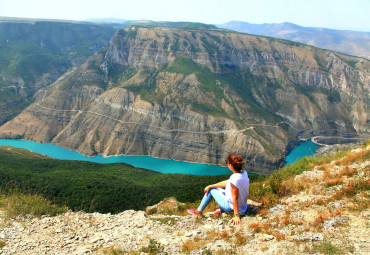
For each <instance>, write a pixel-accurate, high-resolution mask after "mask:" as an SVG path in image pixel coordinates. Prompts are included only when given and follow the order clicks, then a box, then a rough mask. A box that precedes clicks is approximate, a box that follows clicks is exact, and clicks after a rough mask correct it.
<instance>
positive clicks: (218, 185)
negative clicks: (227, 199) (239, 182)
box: [204, 180, 229, 195]
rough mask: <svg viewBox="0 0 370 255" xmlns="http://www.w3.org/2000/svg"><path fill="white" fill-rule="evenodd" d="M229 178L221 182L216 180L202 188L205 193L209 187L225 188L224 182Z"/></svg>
mask: <svg viewBox="0 0 370 255" xmlns="http://www.w3.org/2000/svg"><path fill="white" fill-rule="evenodd" d="M228 181H229V180H225V181H222V182H218V183H215V184H212V185H209V186H207V187H206V188H205V189H204V193H206V194H207V195H208V192H209V190H210V189H215V188H225V187H226V184H227V182H228Z"/></svg>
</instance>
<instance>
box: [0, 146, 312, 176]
mask: <svg viewBox="0 0 370 255" xmlns="http://www.w3.org/2000/svg"><path fill="white" fill-rule="evenodd" d="M0 145H3V146H12V147H17V148H23V149H27V150H30V151H33V152H36V153H40V154H43V155H46V156H48V157H51V158H56V159H63V160H83V161H91V162H95V163H101V164H107V163H127V164H130V165H133V166H135V167H140V168H146V169H150V170H154V171H158V172H161V173H180V174H191V175H222V174H229V173H230V170H228V169H227V168H226V167H221V166H218V165H207V164H197V163H189V162H181V161H175V160H166V159H158V158H152V157H149V156H110V157H103V156H102V155H98V156H94V157H88V156H84V155H82V154H80V153H78V152H76V151H72V150H68V149H65V148H62V147H58V146H56V145H54V144H51V143H37V142H32V141H25V140H12V139H0ZM318 147H319V146H317V145H315V144H313V143H312V142H311V141H309V142H303V143H301V144H300V145H298V146H297V147H295V148H294V149H293V150H292V152H291V153H290V154H289V155H288V156H287V163H292V162H294V161H296V160H297V159H299V158H301V157H303V156H311V155H313V154H314V153H315V151H316V150H317V148H318Z"/></svg>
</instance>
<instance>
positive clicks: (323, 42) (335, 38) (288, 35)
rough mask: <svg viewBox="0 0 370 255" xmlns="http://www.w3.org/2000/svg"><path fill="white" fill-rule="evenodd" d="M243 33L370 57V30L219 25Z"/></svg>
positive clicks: (278, 24)
mask: <svg viewBox="0 0 370 255" xmlns="http://www.w3.org/2000/svg"><path fill="white" fill-rule="evenodd" d="M217 26H218V27H220V28H225V29H231V30H235V31H238V32H242V33H250V34H255V35H263V36H272V37H275V38H281V39H287V40H291V41H296V42H301V43H305V44H309V45H312V46H316V47H319V48H324V49H329V50H333V51H338V52H342V53H345V54H349V55H353V56H360V57H365V58H367V59H370V51H369V49H370V32H360V31H351V30H337V29H329V28H317V27H302V26H299V25H296V24H294V23H290V22H284V23H265V24H252V23H248V22H243V21H230V22H227V23H224V24H220V25H217Z"/></svg>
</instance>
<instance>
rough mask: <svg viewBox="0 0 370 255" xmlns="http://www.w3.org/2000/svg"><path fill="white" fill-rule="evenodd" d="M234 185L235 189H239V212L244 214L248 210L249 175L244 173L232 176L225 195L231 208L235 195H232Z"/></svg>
mask: <svg viewBox="0 0 370 255" xmlns="http://www.w3.org/2000/svg"><path fill="white" fill-rule="evenodd" d="M230 183H232V184H234V186H235V187H237V188H238V189H239V196H238V207H239V212H240V213H244V212H245V211H246V210H247V200H248V196H249V178H248V173H247V172H246V171H243V172H242V173H233V174H232V175H231V176H230V179H229V181H228V182H227V184H226V187H225V195H226V198H227V199H228V200H229V203H230V206H231V207H232V206H233V195H232V193H231V184H230Z"/></svg>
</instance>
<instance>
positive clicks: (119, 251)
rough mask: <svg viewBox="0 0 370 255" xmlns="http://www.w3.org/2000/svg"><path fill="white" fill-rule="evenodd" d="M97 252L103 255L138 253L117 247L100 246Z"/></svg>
mask: <svg viewBox="0 0 370 255" xmlns="http://www.w3.org/2000/svg"><path fill="white" fill-rule="evenodd" d="M98 254H104V255H126V254H132V255H133V254H139V253H138V252H135V253H134V252H127V251H124V250H122V249H117V248H102V249H100V250H98Z"/></svg>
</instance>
